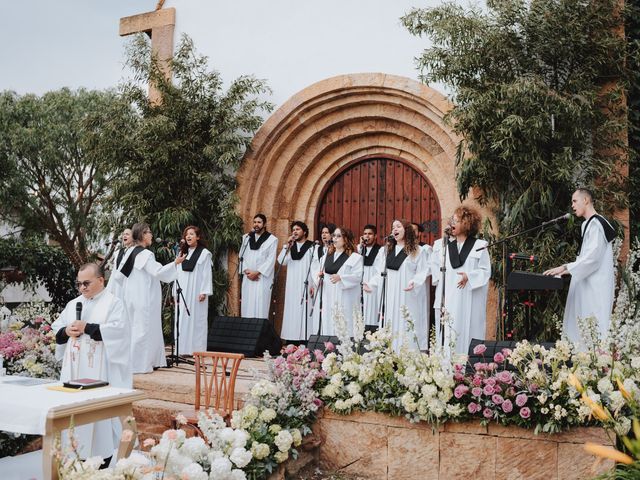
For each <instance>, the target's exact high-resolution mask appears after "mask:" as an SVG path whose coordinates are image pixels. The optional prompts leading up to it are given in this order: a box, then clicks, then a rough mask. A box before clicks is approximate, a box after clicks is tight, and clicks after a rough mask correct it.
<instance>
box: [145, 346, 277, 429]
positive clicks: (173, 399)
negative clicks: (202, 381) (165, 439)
mask: <svg viewBox="0 0 640 480" xmlns="http://www.w3.org/2000/svg"><path fill="white" fill-rule="evenodd" d="M265 369H266V365H265V363H264V360H262V359H261V358H260V359H257V358H247V359H244V360H243V361H242V363H241V364H240V370H239V372H238V377H237V379H236V396H235V400H236V407H237V408H241V407H242V405H243V404H244V398H245V395H246V394H247V393H248V392H249V390H250V389H251V386H252V385H253V384H254V383H255V380H254V373H260V372H264V371H265ZM133 388H135V389H138V390H142V391H143V392H145V393H146V394H147V398H146V399H145V400H141V401H139V402H135V403H134V406H133V414H134V416H135V418H136V423H137V425H138V431H139V433H140V439H141V441H142V440H144V439H146V438H154V439H156V440H157V439H158V438H159V437H160V435H161V434H162V432H164V431H165V430H167V429H169V428H171V417H172V415H174V414H175V413H176V412H179V411H182V410H189V409H193V404H194V401H195V369H194V367H193V365H189V364H184V363H180V364H179V365H178V366H175V367H172V368H160V369H158V370H156V371H154V372H153V373H145V374H137V375H134V376H133Z"/></svg>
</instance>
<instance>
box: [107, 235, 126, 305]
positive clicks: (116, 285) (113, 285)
mask: <svg viewBox="0 0 640 480" xmlns="http://www.w3.org/2000/svg"><path fill="white" fill-rule="evenodd" d="M123 249H124V255H123V256H122V260H121V261H120V265H119V266H116V263H117V261H118V254H119V253H120V252H121V251H122V250H123ZM128 250H129V247H123V248H119V249H118V250H116V251H115V252H114V254H113V262H111V276H113V272H115V271H116V270H119V269H120V268H122V265H123V264H124V259H125V256H126V254H127V251H128ZM122 286H123V285H122V283H121V282H117V281H114V282H112V281H111V280H109V283H107V290H108V291H110V292H111V293H113V294H114V295H115V296H116V297H118V298H119V299H120V300H123V301H124V291H123V290H122Z"/></svg>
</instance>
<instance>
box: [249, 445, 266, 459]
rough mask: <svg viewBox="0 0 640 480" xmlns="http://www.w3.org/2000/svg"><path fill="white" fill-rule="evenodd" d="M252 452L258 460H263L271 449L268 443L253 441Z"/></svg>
mask: <svg viewBox="0 0 640 480" xmlns="http://www.w3.org/2000/svg"><path fill="white" fill-rule="evenodd" d="M251 453H253V456H254V458H255V459H256V460H262V459H263V458H266V457H268V456H269V453H271V449H270V448H269V445H267V444H266V443H259V442H253V444H252V445H251Z"/></svg>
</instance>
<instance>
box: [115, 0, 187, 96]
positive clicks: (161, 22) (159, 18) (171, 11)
mask: <svg viewBox="0 0 640 480" xmlns="http://www.w3.org/2000/svg"><path fill="white" fill-rule="evenodd" d="M175 25H176V9H175V8H167V9H161V10H156V11H155V12H147V13H141V14H139V15H132V16H131V17H123V18H121V19H120V32H119V33H120V36H121V37H124V36H127V35H133V34H136V33H146V34H147V35H149V38H151V53H152V55H154V56H155V57H156V58H157V59H158V61H159V65H160V68H161V70H162V71H163V72H164V74H165V76H166V78H167V79H170V78H171V63H170V62H171V59H172V58H173V31H174V29H175ZM149 100H150V101H151V102H152V103H158V102H159V101H160V100H161V98H160V92H159V91H158V90H157V88H156V87H155V86H154V85H153V84H151V83H150V84H149Z"/></svg>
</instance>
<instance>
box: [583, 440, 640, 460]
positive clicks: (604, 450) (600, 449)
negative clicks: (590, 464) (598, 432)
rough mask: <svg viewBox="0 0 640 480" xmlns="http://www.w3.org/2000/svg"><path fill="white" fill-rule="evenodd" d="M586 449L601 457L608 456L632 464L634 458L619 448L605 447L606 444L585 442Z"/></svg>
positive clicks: (610, 458)
mask: <svg viewBox="0 0 640 480" xmlns="http://www.w3.org/2000/svg"><path fill="white" fill-rule="evenodd" d="M584 449H585V450H586V451H587V452H589V453H590V454H591V455H595V456H597V457H600V458H607V459H609V460H613V461H616V462H619V463H624V464H626V465H631V464H632V463H633V458H631V457H630V456H629V455H627V454H626V453H622V452H621V451H619V450H616V449H615V448H611V447H605V446H604V445H598V444H597V443H592V442H587V443H585V444H584Z"/></svg>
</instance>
